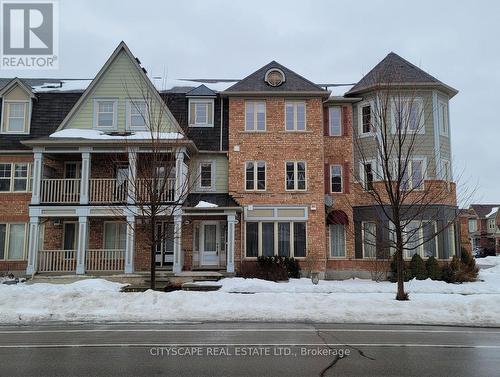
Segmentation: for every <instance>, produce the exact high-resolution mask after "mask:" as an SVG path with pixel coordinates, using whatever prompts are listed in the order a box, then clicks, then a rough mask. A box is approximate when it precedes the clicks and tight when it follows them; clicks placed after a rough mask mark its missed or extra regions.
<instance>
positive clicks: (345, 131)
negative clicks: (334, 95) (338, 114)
mask: <svg viewBox="0 0 500 377" xmlns="http://www.w3.org/2000/svg"><path fill="white" fill-rule="evenodd" d="M349 128H350V127H349V109H348V107H347V106H342V136H349Z"/></svg>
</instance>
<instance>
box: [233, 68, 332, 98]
mask: <svg viewBox="0 0 500 377" xmlns="http://www.w3.org/2000/svg"><path fill="white" fill-rule="evenodd" d="M272 68H277V69H280V70H281V71H283V73H284V74H285V82H284V83H283V84H281V85H279V86H275V87H273V86H271V85H269V84H268V83H266V82H265V81H264V77H265V75H266V72H267V71H269V70H270V69H272ZM224 92H225V93H227V94H231V93H236V92H276V93H280V92H316V93H320V92H321V93H324V94H325V95H326V94H328V92H327V91H326V90H324V89H323V88H321V87H320V86H318V85H316V84H315V83H313V82H311V81H309V80H307V79H306V78H304V77H302V76H300V75H299V74H297V73H295V72H294V71H292V70H290V69H288V68H287V67H285V66H283V65H281V64H279V63H278V62H276V61H274V60H273V61H272V62H270V63H269V64H266V65H265V66H264V67H262V68H260V69H258V70H257V71H255V72H254V73H252V74H250V75H249V76H247V77H245V78H244V79H241V80H240V81H238V82H237V83H236V84H234V85H233V86H231V87H229V88H228V89H226V90H225V91H224Z"/></svg>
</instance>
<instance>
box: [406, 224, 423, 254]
mask: <svg viewBox="0 0 500 377" xmlns="http://www.w3.org/2000/svg"><path fill="white" fill-rule="evenodd" d="M403 234H404V236H405V239H406V244H405V250H404V257H405V258H406V259H411V258H412V257H413V255H415V254H420V252H419V249H420V246H419V244H420V243H421V240H422V239H421V237H420V223H419V222H418V221H411V222H410V223H409V224H408V225H407V226H405V229H404V233H403Z"/></svg>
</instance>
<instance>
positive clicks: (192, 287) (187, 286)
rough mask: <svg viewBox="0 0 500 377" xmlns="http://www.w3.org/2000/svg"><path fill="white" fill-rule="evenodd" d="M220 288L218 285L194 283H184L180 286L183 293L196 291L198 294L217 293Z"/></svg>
mask: <svg viewBox="0 0 500 377" xmlns="http://www.w3.org/2000/svg"><path fill="white" fill-rule="evenodd" d="M221 287H222V285H220V284H215V283H213V284H196V283H194V282H193V283H184V284H182V290H183V291H198V292H210V291H217V290H219V289H220V288H221Z"/></svg>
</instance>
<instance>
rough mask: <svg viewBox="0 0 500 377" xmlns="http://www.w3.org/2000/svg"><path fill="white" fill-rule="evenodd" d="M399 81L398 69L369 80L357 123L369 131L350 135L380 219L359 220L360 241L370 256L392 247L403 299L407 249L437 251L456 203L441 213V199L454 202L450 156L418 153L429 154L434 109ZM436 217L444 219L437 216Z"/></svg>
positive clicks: (385, 254) (382, 255)
mask: <svg viewBox="0 0 500 377" xmlns="http://www.w3.org/2000/svg"><path fill="white" fill-rule="evenodd" d="M400 82H402V80H398V77H397V73H396V72H389V71H385V72H382V73H381V74H380V75H378V76H377V78H376V80H375V81H374V82H373V83H372V85H373V88H374V91H373V92H372V93H373V94H372V95H371V96H370V97H369V98H367V101H368V102H369V103H370V106H369V109H368V108H367V109H363V108H362V110H361V125H360V128H361V129H362V130H363V132H364V133H365V135H368V137H359V134H358V135H356V134H355V135H354V147H355V150H354V153H355V154H356V156H357V159H356V160H357V161H359V162H360V163H359V165H358V166H356V167H355V168H354V169H353V175H354V177H355V179H357V181H358V182H360V183H361V185H360V186H359V187H358V189H359V190H363V191H364V193H363V195H364V197H366V198H367V199H368V200H367V203H366V204H371V205H373V206H374V208H375V212H376V217H377V219H378V221H376V222H375V225H373V223H372V224H363V226H362V227H363V229H362V232H363V234H364V240H363V242H364V244H365V245H367V246H366V247H367V248H368V249H369V254H370V253H371V256H372V257H373V258H374V259H377V258H379V259H386V260H388V258H389V256H390V255H391V254H392V253H395V258H396V262H397V295H396V299H397V300H407V299H408V295H407V293H406V292H405V290H404V276H403V271H404V256H405V253H407V254H408V255H412V254H413V253H414V252H415V250H417V249H420V248H421V247H423V246H425V247H427V248H428V249H429V250H430V251H429V254H430V255H432V254H434V255H435V256H437V252H438V251H437V246H436V243H435V241H434V240H435V238H436V236H437V235H439V234H440V233H443V232H445V231H447V230H448V229H449V227H450V226H451V224H454V223H455V220H456V218H457V217H458V209H457V210H455V211H448V213H446V214H445V213H443V212H444V211H443V205H445V206H451V207H455V206H456V202H457V201H456V185H455V183H452V177H451V166H450V161H449V160H451V159H449V160H448V161H444V160H443V161H441V158H440V156H437V157H436V158H434V157H433V158H426V157H422V156H427V155H429V150H425V148H426V142H425V141H426V138H427V139H428V138H429V137H430V136H429V134H430V132H429V130H427V131H425V126H426V124H427V125H428V124H429V121H430V120H431V119H432V118H433V117H434V112H435V111H437V109H434V108H433V104H432V101H431V100H428V97H430V96H429V95H425V94H424V93H425V92H423V91H422V89H421V88H419V87H418V86H408V85H407V86H404V87H403V86H402V85H399V84H397V83H400ZM434 119H437V117H434ZM358 132H359V131H358ZM365 135H363V136H365ZM431 151H432V153H434V151H433V150H431ZM433 156H434V155H433ZM463 194H464V195H465V196H468V195H469V193H468V192H465V191H464V192H463ZM438 217H439V218H443V217H444V218H445V221H440V222H438V221H435V219H437V218H438ZM377 228H378V230H380V229H382V231H383V233H384V234H385V235H386V237H385V238H384V239H381V237H380V234H379V235H378V236H377V233H379V232H377ZM430 255H429V256H430Z"/></svg>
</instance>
